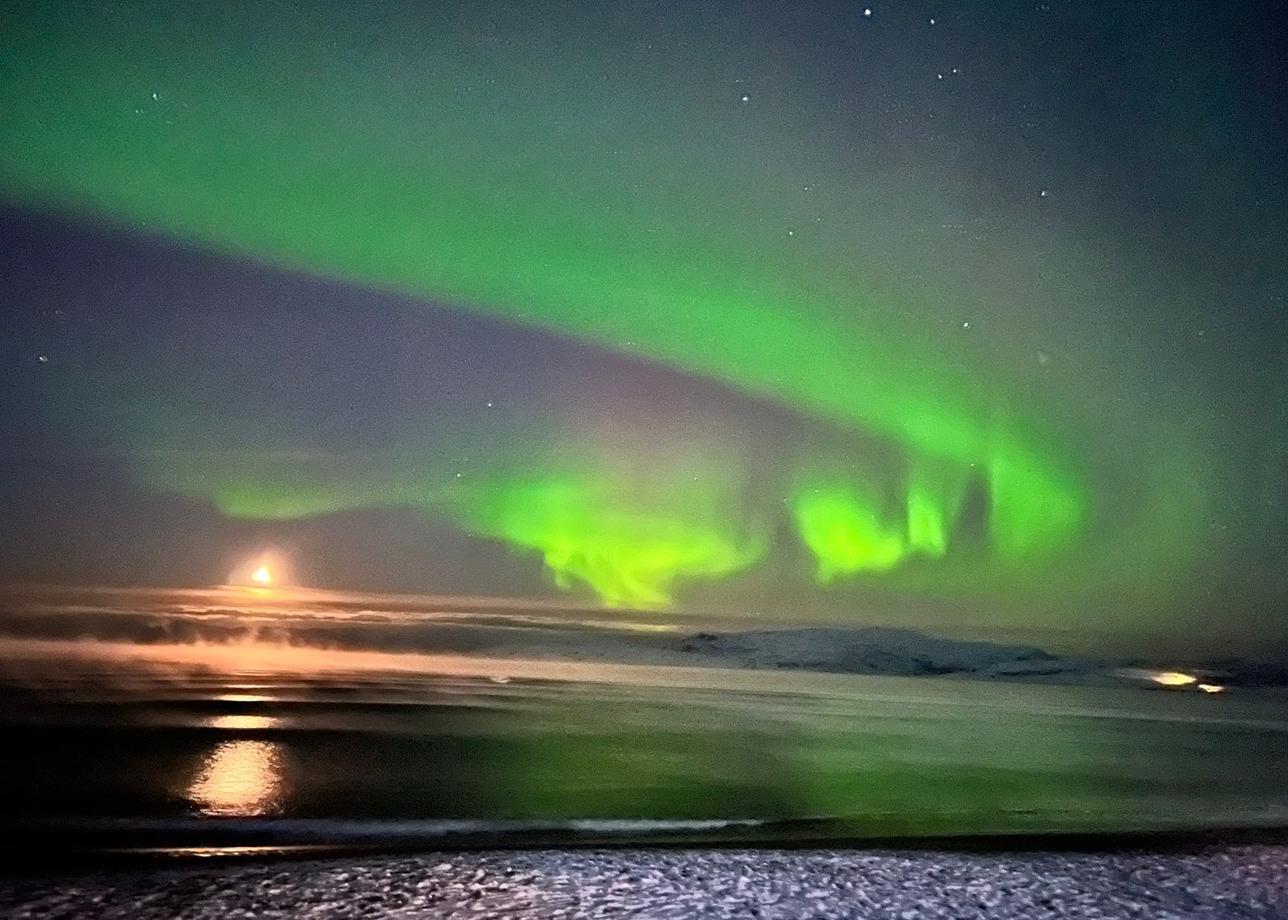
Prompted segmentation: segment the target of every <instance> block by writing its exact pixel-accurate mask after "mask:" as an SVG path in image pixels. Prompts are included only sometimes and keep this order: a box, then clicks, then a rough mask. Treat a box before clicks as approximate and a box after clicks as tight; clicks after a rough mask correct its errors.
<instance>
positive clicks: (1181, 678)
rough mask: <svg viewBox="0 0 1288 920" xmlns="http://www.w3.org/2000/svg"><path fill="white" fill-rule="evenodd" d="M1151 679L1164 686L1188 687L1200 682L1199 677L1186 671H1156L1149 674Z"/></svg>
mask: <svg viewBox="0 0 1288 920" xmlns="http://www.w3.org/2000/svg"><path fill="white" fill-rule="evenodd" d="M1149 679H1150V680H1152V681H1153V682H1154V683H1156V684H1160V685H1162V686H1164V687H1188V686H1189V685H1190V684H1193V683H1197V682H1198V678H1197V677H1195V676H1194V675H1193V674H1186V673H1185V672H1184V671H1156V672H1155V673H1153V674H1151V675H1149Z"/></svg>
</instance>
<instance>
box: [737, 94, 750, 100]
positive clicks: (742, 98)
mask: <svg viewBox="0 0 1288 920" xmlns="http://www.w3.org/2000/svg"><path fill="white" fill-rule="evenodd" d="M738 101H739V102H750V101H751V97H750V96H748V95H747V94H746V93H743V94H742V95H741V96H739V97H738Z"/></svg>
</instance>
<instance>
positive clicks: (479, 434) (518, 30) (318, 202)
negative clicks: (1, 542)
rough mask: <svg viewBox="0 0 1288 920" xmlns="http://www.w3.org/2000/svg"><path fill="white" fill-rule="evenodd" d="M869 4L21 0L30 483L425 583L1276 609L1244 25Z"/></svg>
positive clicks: (1280, 412) (741, 596)
mask: <svg viewBox="0 0 1288 920" xmlns="http://www.w3.org/2000/svg"><path fill="white" fill-rule="evenodd" d="M749 7H751V8H749ZM870 8H871V10H872V13H871V15H867V16H865V15H863V9H864V7H863V6H862V5H854V4H848V3H806V4H787V5H774V4H750V5H748V4H732V3H731V4H719V3H717V4H674V5H672V4H640V3H616V2H606V3H603V2H601V3H566V4H565V3H559V4H536V5H532V4H520V3H516V4H510V3H499V4H491V3H484V4H478V3H463V4H452V3H434V4H427V5H417V6H407V7H404V6H403V5H399V4H386V3H373V4H364V5H362V7H361V8H360V9H359V8H354V7H353V6H352V5H349V4H342V3H326V4H319V5H310V6H308V7H307V9H306V8H304V7H299V8H297V6H296V5H293V4H286V3H270V4H264V3H245V4H237V3H234V4H220V5H218V6H211V7H196V8H192V7H188V6H179V5H174V4H165V3H143V2H139V3H120V4H115V3H113V4H108V3H102V4H85V5H80V4H68V5H61V4H17V5H11V8H9V9H7V11H6V12H5V13H4V14H3V18H4V29H3V35H2V37H0V107H2V108H3V111H4V112H5V116H4V122H3V126H2V127H0V133H2V134H3V138H4V143H3V144H0V197H2V199H3V201H4V202H5V212H4V214H5V227H6V231H5V233H6V236H7V237H8V238H9V239H10V241H11V244H12V245H10V246H8V247H7V249H8V252H7V254H6V255H5V256H4V262H3V264H2V268H3V273H4V274H3V279H4V283H3V288H2V289H3V293H4V309H5V313H6V316H7V317H9V320H8V324H9V326H10V328H11V329H12V330H13V334H12V335H9V336H6V341H5V344H4V352H3V359H4V361H5V369H4V372H3V373H4V381H5V383H4V386H5V388H6V389H7V390H9V391H10V392H12V393H14V394H16V398H15V399H14V400H13V402H12V404H11V406H10V407H9V408H8V409H6V410H4V414H3V422H4V424H5V426H6V429H7V430H8V431H11V432H21V435H22V436H21V437H18V438H14V439H12V441H13V443H12V446H11V447H10V448H8V450H9V451H10V454H11V455H12V457H13V463H12V466H13V468H15V469H19V468H21V469H22V470H23V471H24V475H27V474H29V475H30V477H32V478H34V479H41V478H42V477H46V479H47V478H48V477H49V476H50V475H52V474H49V473H48V469H50V468H52V467H51V466H50V464H51V462H52V461H51V460H50V457H51V456H53V457H55V458H61V459H60V460H59V462H60V463H61V462H64V461H65V462H67V463H73V461H74V463H73V465H75V466H76V467H77V468H78V469H81V470H86V469H88V470H91V471H94V472H93V475H92V476H91V477H90V478H91V479H94V480H95V481H96V483H97V485H96V486H95V488H96V489H98V490H100V491H99V492H96V494H100V493H105V494H106V496H107V497H100V499H99V500H101V501H102V502H103V506H104V508H106V509H109V514H110V516H111V518H112V519H113V520H116V521H119V522H120V523H119V527H120V531H121V532H120V539H130V540H134V539H138V534H137V531H138V530H139V529H140V528H143V529H149V528H151V525H148V526H147V527H143V525H141V524H138V523H134V524H131V523H130V521H131V518H130V514H131V513H133V512H131V510H130V509H131V508H135V509H136V510H137V507H141V506H143V505H148V503H149V502H150V503H153V505H156V504H157V503H161V504H164V503H166V502H172V503H181V505H182V507H183V508H185V509H188V511H189V512H191V510H192V509H193V508H199V509H201V511H200V515H201V519H202V520H205V521H208V522H209V523H208V524H207V525H205V526H207V532H205V535H204V536H203V535H202V534H190V535H189V536H190V538H191V539H193V540H197V541H198V542H201V543H202V545H203V546H212V547H213V546H216V545H219V546H220V547H221V548H220V550H219V551H220V552H233V551H235V550H236V549H237V547H236V546H231V545H224V544H227V543H228V542H229V541H230V540H232V541H233V542H236V540H240V539H243V538H244V539H252V537H244V535H245V534H252V535H253V539H255V540H267V541H284V542H290V541H291V540H298V539H300V537H299V532H300V531H299V528H301V527H305V528H308V527H314V528H320V529H321V531H324V532H328V533H329V532H330V531H328V530H327V528H328V527H331V526H334V528H335V529H336V531H337V532H338V531H344V530H350V531H351V530H352V527H353V526H354V525H353V524H352V521H353V520H354V518H353V517H352V516H353V515H355V514H357V515H366V517H363V518H362V520H363V521H366V522H367V524H365V525H364V526H367V527H368V528H369V529H368V530H366V531H363V533H364V534H368V537H369V538H368V537H364V538H363V539H361V540H359V539H358V538H357V537H351V536H334V535H333V536H332V537H327V538H323V537H319V538H318V539H320V540H321V541H322V542H323V543H327V541H328V540H330V544H328V545H341V544H342V545H344V547H345V550H346V552H351V553H352V552H357V553H358V554H359V556H360V557H361V560H362V561H365V563H367V564H366V565H365V568H367V569H368V570H370V571H373V572H376V571H387V569H388V566H387V559H388V558H397V559H398V560H399V571H400V575H399V579H400V580H399V583H398V585H397V587H400V588H405V587H408V586H411V587H415V588H417V589H418V590H427V591H435V590H439V589H440V585H439V583H438V581H437V580H436V578H437V576H436V575H435V574H434V573H436V572H439V571H441V569H439V568H438V566H439V565H440V564H441V562H442V560H443V559H446V558H451V559H456V560H460V559H466V560H468V559H470V558H473V557H472V555H471V554H472V552H473V549H478V552H479V553H481V554H482V555H480V556H478V558H480V559H486V560H494V559H496V558H497V557H496V556H495V555H493V551H494V550H495V549H496V548H497V547H503V548H504V549H505V551H506V554H505V556H506V559H507V562H506V563H505V565H503V566H501V567H500V568H490V569H489V568H487V567H485V566H483V565H481V564H479V565H477V566H472V565H471V563H469V562H468V561H466V562H463V563H462V566H463V568H462V569H461V571H460V572H458V573H457V576H458V577H459V579H460V581H461V584H460V585H459V586H458V587H457V588H455V589H454V590H459V589H461V588H462V587H463V588H464V589H465V590H474V591H476V592H477V593H492V592H512V593H520V594H523V593H532V594H548V593H549V592H551V591H558V592H567V593H569V594H570V595H571V596H575V597H579V598H583V599H585V598H596V599H598V600H599V601H601V602H603V603H606V604H609V605H613V606H623V607H631V606H644V607H655V608H663V609H667V608H670V609H684V608H685V607H686V606H689V605H713V606H719V607H722V608H724V609H739V608H740V607H743V606H747V607H754V608H756V609H758V610H763V609H766V608H769V607H777V608H782V607H790V608H791V609H790V610H789V611H785V613H790V614H791V615H800V616H809V615H819V616H827V617H830V618H833V619H836V618H853V619H854V620H871V619H883V618H886V619H888V618H890V617H899V616H904V615H906V614H905V613H903V612H901V611H907V610H908V609H909V608H910V607H917V606H918V605H924V606H925V609H928V610H935V611H937V613H936V614H935V615H936V616H941V615H942V616H950V617H960V618H962V619H963V620H964V621H967V622H971V623H974V624H990V623H996V624H1007V625H1014V624H1017V623H1018V624H1041V625H1044V626H1051V627H1059V628H1069V629H1074V630H1077V629H1080V628H1083V627H1086V628H1089V629H1090V628H1094V629H1095V630H1096V631H1097V632H1107V633H1112V632H1114V631H1115V630H1119V629H1122V630H1128V629H1130V630H1137V631H1139V630H1146V631H1148V630H1170V629H1174V628H1179V626H1180V624H1186V625H1187V626H1189V625H1197V626H1199V627H1204V628H1205V629H1207V630H1209V631H1211V632H1213V633H1224V632H1229V631H1238V630H1243V629H1248V628H1252V627H1256V628H1260V629H1265V630H1269V631H1274V632H1277V633H1279V634H1282V633H1283V632H1284V625H1285V621H1284V617H1283V613H1282V609H1283V608H1282V603H1283V601H1284V600H1285V599H1286V598H1288V583H1286V582H1285V581H1284V577H1285V576H1284V575H1283V573H1284V571H1288V555H1285V549H1284V537H1285V536H1288V461H1286V460H1285V454H1288V416H1286V415H1285V411H1286V410H1285V408H1284V406H1285V405H1288V326H1286V325H1285V316H1284V311H1285V309H1286V306H1285V297H1286V296H1288V293H1286V292H1288V278H1286V277H1285V274H1286V271H1288V266H1286V262H1288V260H1286V259H1285V255H1284V253H1285V252H1288V216H1286V215H1288V208H1286V207H1285V204H1286V202H1288V195H1286V192H1285V179H1284V175H1285V170H1284V169H1283V162H1282V152H1281V151H1282V146H1281V142H1282V141H1283V140H1284V131H1283V127H1284V122H1283V116H1282V114H1277V113H1276V105H1277V103H1276V101H1275V97H1274V95H1273V94H1270V95H1266V86H1267V84H1268V81H1270V80H1271V77H1270V74H1271V72H1272V69H1273V62H1275V61H1277V60H1278V55H1279V54H1280V53H1281V52H1282V50H1283V49H1282V48H1281V47H1279V45H1277V44H1276V42H1277V41H1278V40H1277V39H1276V38H1275V37H1274V36H1273V35H1272V34H1269V33H1265V32H1263V31H1262V30H1260V29H1259V27H1258V25H1257V23H1258V21H1259V16H1260V15H1261V14H1262V13H1264V12H1265V11H1261V12H1259V8H1258V7H1256V5H1255V4H1254V5H1249V6H1247V7H1243V8H1241V9H1240V10H1238V11H1224V10H1212V9H1209V8H1207V7H1204V6H1201V5H1198V4H1181V5H1179V6H1177V5H1161V4H1157V5H1156V4H1140V5H1132V8H1131V9H1130V10H1124V9H1121V8H1119V5H1116V4H1081V5H1068V4H1062V3H1052V4H1039V5H1036V6H1034V5H1033V4H1019V3H1015V4H1009V3H1007V4H997V5H992V6H990V8H989V9H988V10H987V11H985V10H984V9H982V8H980V7H979V6H978V5H966V4H934V3H898V4H896V3H890V4H873V5H870ZM1267 15H1268V14H1267ZM932 18H933V20H934V22H933V24H932V23H931V19H932ZM1177 49H1181V50H1180V52H1178V50H1177ZM1281 95H1282V92H1281V91H1280V96H1281ZM1280 101H1282V100H1280ZM36 458H39V459H36ZM42 464H44V466H43V467H42ZM42 469H44V470H45V471H44V472H41V470H42ZM59 469H62V467H59ZM106 469H110V470H111V471H112V472H111V476H107V475H106V474H105V473H103V472H102V471H103V470H106ZM59 475H61V474H59ZM113 477H115V478H113ZM107 479H111V480H112V482H111V483H109V484H107V485H104V484H103V483H104V482H105V481H106V480H107ZM42 481H45V480H43V479H42ZM67 489H68V490H70V491H69V492H67V494H69V495H73V496H74V495H75V490H74V488H73V487H72V485H70V484H69V485H68V486H67ZM113 490H117V492H118V493H119V495H120V496H121V497H120V498H119V499H118V500H113V499H112V498H111V495H112V494H114V493H113ZM54 491H55V492H58V489H57V488H55V490H54ZM18 493H22V494H32V492H31V490H30V489H27V488H26V487H22V488H18V487H15V494H18ZM72 503H73V504H75V501H74V500H73V502H72ZM11 505H12V509H11V511H10V514H11V515H12V516H13V518H14V520H15V521H18V522H20V524H21V526H18V525H15V526H13V527H10V528H9V529H10V532H11V533H22V534H24V535H26V536H24V537H23V539H22V540H21V541H14V545H12V546H9V547H8V548H7V549H6V553H7V555H8V559H9V562H8V564H7V568H9V569H12V570H13V571H14V572H15V573H16V575H15V577H17V576H23V577H34V576H35V575H38V576H40V577H43V578H50V577H57V576H58V575H59V573H58V572H57V571H50V570H49V569H48V568H41V567H40V566H39V565H34V564H33V563H32V562H31V561H30V559H29V558H28V557H29V556H30V555H31V554H30V553H29V552H28V551H27V550H24V549H23V547H22V546H19V545H17V544H18V543H28V544H34V545H39V546H51V547H53V546H56V547H58V548H59V550H60V551H61V552H62V553H64V554H65V555H64V558H65V565H66V566H67V573H66V577H71V578H76V577H88V576H84V575H83V574H82V573H84V572H93V573H94V576H95V577H104V573H106V575H107V576H109V577H110V576H113V574H114V573H113V572H112V571H111V569H112V566H111V564H109V563H103V562H102V561H101V560H100V561H95V560H96V559H99V557H102V556H103V555H104V552H105V551H103V550H101V549H96V550H90V549H86V548H84V547H83V546H81V545H80V544H79V543H78V542H77V539H76V538H65V537H62V536H58V537H56V538H55V537H48V536H46V537H40V536H39V533H40V532H43V531H41V528H42V527H48V526H51V525H47V524H43V523H40V521H41V516H40V515H39V513H37V512H36V511H24V510H23V509H22V507H21V505H22V503H21V501H17V500H16V499H15V502H13V503H11ZM149 507H152V505H149ZM176 507H178V505H176ZM409 509H410V511H411V512H412V515H411V517H412V519H414V520H417V521H421V522H423V524H422V523H418V524H416V525H414V526H415V527H417V528H419V527H422V526H423V527H425V528H429V530H428V531H426V532H427V533H429V534H430V535H429V536H425V534H424V533H422V532H421V531H420V530H415V531H414V533H413V532H412V531H409V530H406V529H405V527H406V526H409V525H405V523H404V522H405V521H406V518H404V517H402V515H405V514H406V513H407V511H408V510H409ZM168 514H169V512H167V513H166V515H162V517H163V519H164V520H166V521H173V520H177V518H171V517H169V516H167V515H168ZM175 514H178V512H175ZM346 515H349V516H350V517H347V518H346V517H345V516H346ZM372 515H374V516H375V518H372V517H371V516H372ZM381 515H385V517H383V518H382V517H381ZM374 519H379V520H380V521H383V523H371V521H372V520H374ZM328 521H331V522H336V521H338V522H339V523H334V525H331V524H328V523H327V522H328ZM166 526H174V525H172V524H167V525H166ZM247 528H249V529H247ZM195 529H196V530H200V528H195ZM33 534H35V536H32V535H33ZM371 534H379V535H382V536H380V538H379V540H377V539H376V537H374V536H370V535H371ZM391 534H393V535H395V536H390V535H391ZM230 535H233V536H230ZM397 535H401V538H402V540H403V542H405V543H406V544H407V546H406V547H405V548H403V549H398V550H396V551H395V550H393V549H391V546H392V545H395V544H398V543H399V537H398V536H397ZM147 539H149V540H151V539H154V536H153V535H152V534H151V533H149V535H148V536H147ZM42 540H43V541H44V542H42ZM380 541H384V542H380ZM89 542H90V543H92V542H93V540H89ZM165 542H166V540H164V539H162V540H160V541H159V545H164V544H165ZM354 543H361V544H362V545H361V547H360V548H358V549H355V546H354ZM413 544H414V545H413ZM449 545H450V547H451V549H450V550H449V549H447V547H448V546H449ZM78 547H79V548H78ZM483 547H486V549H483ZM472 548H473V549H472ZM210 552H214V550H210ZM24 553H26V554H27V555H24ZM78 553H79V554H80V555H79V557H78ZM108 555H110V554H108ZM421 559H423V560H424V562H423V568H422V563H421V562H419V561H418V560H421ZM42 564H43V565H48V563H47V562H45V563H42ZM489 564H490V563H489ZM360 567H361V566H360ZM33 573H34V575H33ZM372 580H373V581H374V582H379V581H380V578H379V577H377V576H375V575H373V576H372ZM552 585H553V587H551V586H552ZM371 586H373V587H381V585H380V584H374V585H371ZM390 587H395V586H394V585H390ZM943 611H948V612H946V613H944V612H943ZM928 615H929V614H928ZM1203 633H1204V629H1199V630H1198V631H1197V632H1196V636H1199V635H1202V634H1203Z"/></svg>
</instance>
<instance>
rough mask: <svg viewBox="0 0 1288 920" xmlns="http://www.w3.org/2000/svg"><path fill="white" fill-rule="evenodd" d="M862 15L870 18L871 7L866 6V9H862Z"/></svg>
mask: <svg viewBox="0 0 1288 920" xmlns="http://www.w3.org/2000/svg"><path fill="white" fill-rule="evenodd" d="M863 15H864V16H871V15H872V7H870V6H868V7H864V9H863Z"/></svg>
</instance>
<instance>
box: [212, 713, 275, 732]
mask: <svg viewBox="0 0 1288 920" xmlns="http://www.w3.org/2000/svg"><path fill="white" fill-rule="evenodd" d="M279 721H280V720H278V719H277V718H275V717H273V716H252V715H244V714H229V715H222V716H215V717H213V718H212V719H210V721H209V722H208V723H207V724H208V725H209V726H210V727H211V728H223V729H229V730H233V731H236V730H239V729H240V730H242V731H252V730H255V729H264V728H276V727H277V726H278V724H279Z"/></svg>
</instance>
